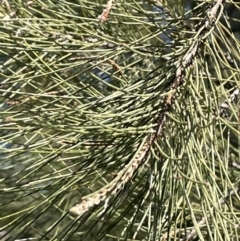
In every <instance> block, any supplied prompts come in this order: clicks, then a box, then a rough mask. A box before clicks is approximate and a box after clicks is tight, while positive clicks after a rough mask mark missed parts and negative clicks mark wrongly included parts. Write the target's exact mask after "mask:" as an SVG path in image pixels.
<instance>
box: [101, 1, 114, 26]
mask: <svg viewBox="0 0 240 241" xmlns="http://www.w3.org/2000/svg"><path fill="white" fill-rule="evenodd" d="M112 5H113V0H109V1H108V2H107V6H106V8H105V9H104V10H103V12H102V14H101V15H99V16H98V19H99V20H100V22H101V23H104V22H106V21H107V20H108V17H109V13H110V10H111V8H112Z"/></svg>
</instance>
